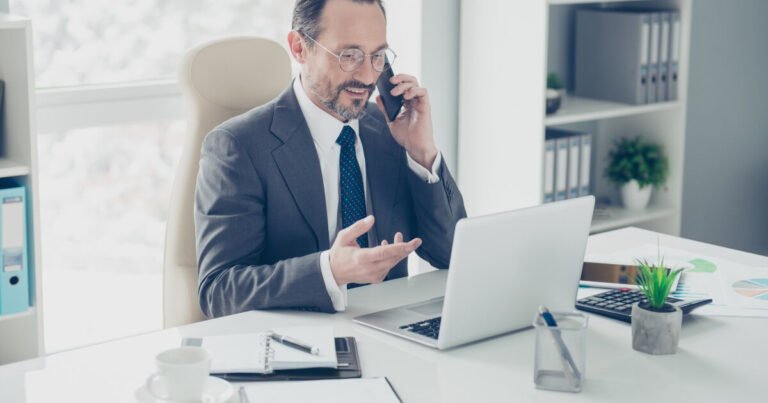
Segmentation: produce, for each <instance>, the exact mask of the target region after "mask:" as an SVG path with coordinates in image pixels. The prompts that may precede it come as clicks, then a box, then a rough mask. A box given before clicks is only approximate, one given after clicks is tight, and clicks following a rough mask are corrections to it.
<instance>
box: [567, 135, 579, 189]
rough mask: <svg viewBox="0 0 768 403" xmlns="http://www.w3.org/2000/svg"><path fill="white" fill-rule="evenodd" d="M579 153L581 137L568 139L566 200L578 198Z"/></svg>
mask: <svg viewBox="0 0 768 403" xmlns="http://www.w3.org/2000/svg"><path fill="white" fill-rule="evenodd" d="M580 152H581V136H580V135H578V134H576V135H572V136H570V137H568V198H569V199H571V198H574V197H579V187H580V185H581V184H580V183H579V166H580V165H581V164H580V163H579V153H580Z"/></svg>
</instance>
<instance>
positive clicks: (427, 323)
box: [400, 317, 442, 340]
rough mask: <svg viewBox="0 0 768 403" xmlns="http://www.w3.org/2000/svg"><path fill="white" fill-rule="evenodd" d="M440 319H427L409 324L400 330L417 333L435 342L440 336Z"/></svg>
mask: <svg viewBox="0 0 768 403" xmlns="http://www.w3.org/2000/svg"><path fill="white" fill-rule="evenodd" d="M440 319H442V318H441V317H437V318H432V319H427V320H423V321H421V322H416V323H411V324H410V325H403V326H400V329H403V330H407V331H409V332H413V333H418V334H420V335H422V336H427V337H431V338H433V339H435V340H437V336H438V335H439V334H440Z"/></svg>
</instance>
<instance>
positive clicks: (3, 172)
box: [0, 158, 29, 178]
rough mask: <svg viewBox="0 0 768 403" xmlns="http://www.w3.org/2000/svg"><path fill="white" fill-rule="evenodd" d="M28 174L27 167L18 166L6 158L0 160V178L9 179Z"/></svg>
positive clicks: (24, 165) (25, 165) (23, 165)
mask: <svg viewBox="0 0 768 403" xmlns="http://www.w3.org/2000/svg"><path fill="white" fill-rule="evenodd" d="M28 174H29V165H27V164H20V163H18V162H16V161H13V160H10V159H8V158H0V178H10V177H14V176H23V175H28Z"/></svg>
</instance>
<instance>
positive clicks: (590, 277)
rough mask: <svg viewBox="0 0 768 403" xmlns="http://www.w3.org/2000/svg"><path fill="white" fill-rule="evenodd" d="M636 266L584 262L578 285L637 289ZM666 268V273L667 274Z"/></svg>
mask: <svg viewBox="0 0 768 403" xmlns="http://www.w3.org/2000/svg"><path fill="white" fill-rule="evenodd" d="M639 270H640V269H639V267H638V266H636V265H627V264H614V263H597V262H584V265H583V266H582V268H581V281H580V282H579V284H580V285H583V286H588V287H598V288H630V289H638V286H637V273H638V272H639ZM669 270H670V269H669V268H667V272H669ZM679 281H680V276H677V277H676V278H675V282H674V283H673V284H672V291H674V290H675V289H676V288H677V283H678V282H679Z"/></svg>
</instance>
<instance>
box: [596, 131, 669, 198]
mask: <svg viewBox="0 0 768 403" xmlns="http://www.w3.org/2000/svg"><path fill="white" fill-rule="evenodd" d="M608 159H609V162H608V166H607V167H606V169H605V176H606V177H607V178H608V179H609V180H610V181H611V182H613V183H614V184H616V185H618V186H619V187H620V190H621V200H622V203H623V204H624V207H625V208H627V209H630V210H642V209H644V208H645V207H646V206H647V205H648V200H650V198H651V192H652V190H653V188H655V187H660V186H663V185H664V183H666V181H667V176H669V161H668V160H667V157H666V156H665V155H664V150H663V148H662V147H661V145H659V144H654V143H650V142H647V141H645V140H643V139H642V138H641V137H640V136H637V137H635V138H621V139H619V140H617V141H615V142H614V148H613V149H612V150H611V151H610V153H609V155H608Z"/></svg>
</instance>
